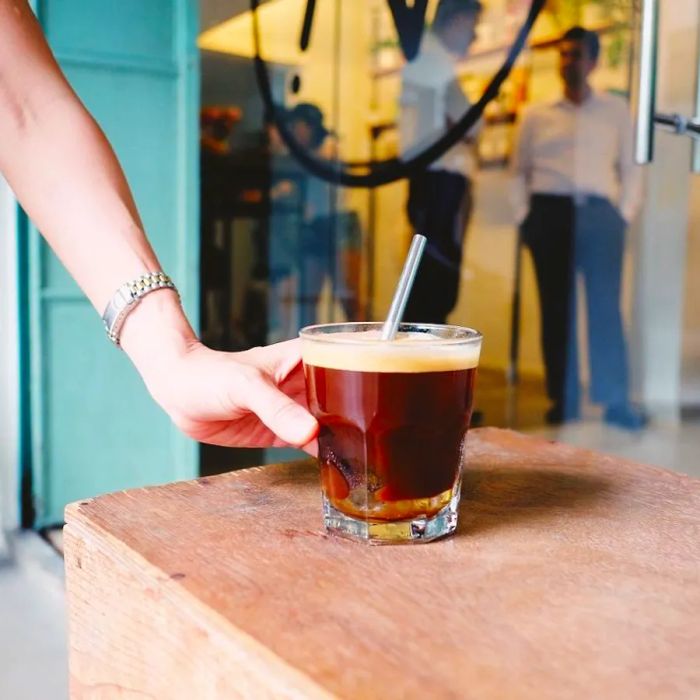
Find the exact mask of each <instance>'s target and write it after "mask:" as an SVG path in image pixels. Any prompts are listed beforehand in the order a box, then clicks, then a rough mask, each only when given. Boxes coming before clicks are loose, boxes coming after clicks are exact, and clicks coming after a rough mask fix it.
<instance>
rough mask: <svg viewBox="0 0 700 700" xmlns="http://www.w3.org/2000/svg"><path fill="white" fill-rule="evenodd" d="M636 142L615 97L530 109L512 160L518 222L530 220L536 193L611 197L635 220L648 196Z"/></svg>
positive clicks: (600, 95)
mask: <svg viewBox="0 0 700 700" xmlns="http://www.w3.org/2000/svg"><path fill="white" fill-rule="evenodd" d="M632 144H633V126H632V120H631V117H630V114H629V110H628V108H627V103H626V102H625V100H623V99H622V98H620V97H617V96H615V95H610V94H607V93H596V92H593V93H591V95H590V96H589V97H588V98H587V99H586V100H585V101H584V102H583V103H582V104H580V105H576V104H574V103H573V102H571V101H570V100H568V99H566V98H562V99H559V100H557V101H556V102H554V103H550V104H540V105H534V106H532V107H530V108H529V109H527V110H526V111H525V112H524V114H523V117H522V120H521V123H520V129H519V133H518V136H517V138H516V143H515V147H514V150H513V157H512V160H511V172H512V175H513V180H512V188H511V198H512V204H513V211H514V215H515V219H516V222H517V223H518V224H520V223H522V221H523V220H524V219H525V217H526V215H527V212H528V210H529V198H530V195H531V194H558V195H569V196H572V197H574V198H575V197H577V196H580V195H584V196H585V195H596V196H599V197H605V198H606V199H609V200H610V201H611V202H612V203H613V204H616V205H617V207H618V209H619V211H620V214H621V215H622V217H623V218H624V219H625V221H627V222H630V221H631V220H632V219H633V218H634V215H635V214H636V212H637V210H638V209H639V205H640V203H641V196H642V192H641V174H640V170H639V168H638V167H637V166H636V165H635V164H634V160H633V156H632V153H633V151H632V148H633V146H632Z"/></svg>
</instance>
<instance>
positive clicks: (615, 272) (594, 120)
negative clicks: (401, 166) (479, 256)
mask: <svg viewBox="0 0 700 700" xmlns="http://www.w3.org/2000/svg"><path fill="white" fill-rule="evenodd" d="M559 51H560V74H561V78H562V80H563V83H564V95H563V97H562V98H561V99H559V100H557V101H555V102H553V103H549V104H540V105H535V106H533V107H531V108H530V109H528V110H527V111H526V112H525V113H524V115H523V117H522V120H521V124H520V129H519V135H518V138H517V139H516V144H515V148H514V153H513V158H512V162H511V168H512V174H513V188H512V198H513V205H514V212H515V216H516V220H517V223H518V224H519V225H520V231H521V236H522V240H523V242H524V243H525V245H526V246H527V247H528V248H529V249H530V252H531V253H532V258H533V262H534V266H535V272H536V276H537V283H538V288H539V299H540V310H541V318H542V349H543V356H544V361H545V368H546V379H547V391H548V394H549V397H550V399H551V400H552V402H553V403H552V406H551V408H550V410H549V411H548V413H547V416H546V418H547V420H548V422H550V423H560V422H563V421H565V420H569V419H576V418H578V416H579V411H580V386H579V373H578V356H577V355H578V353H577V342H576V277H577V274H580V275H581V276H582V278H583V280H584V283H585V289H586V305H587V322H588V323H587V326H588V346H589V357H590V370H591V371H590V375H591V387H590V393H591V400H592V401H593V402H595V403H600V404H602V405H603V406H604V407H605V414H604V417H605V420H606V422H608V423H611V424H614V425H617V426H620V427H624V428H628V429H633V430H634V429H639V428H641V427H643V426H644V425H645V423H646V417H645V416H644V414H643V413H642V411H640V410H639V409H638V408H636V407H634V406H632V405H631V404H630V403H629V379H628V374H629V373H628V364H627V350H626V346H625V338H624V330H623V324H622V315H621V313H620V287H621V277H622V260H623V251H624V237H625V229H626V227H627V225H628V224H629V223H630V221H631V220H632V219H633V217H634V215H635V213H636V212H637V209H638V207H639V204H640V200H641V183H640V175H639V171H638V169H637V168H636V166H635V165H634V162H633V158H632V122H631V119H630V115H629V110H628V108H627V104H626V102H625V101H624V100H623V99H622V98H619V97H616V96H613V95H610V94H603V93H598V92H595V91H594V90H593V89H592V88H591V86H590V84H589V82H588V79H589V76H590V74H591V72H592V71H593V70H594V68H595V67H596V64H597V60H598V55H599V53H600V41H599V38H598V36H597V34H596V33H595V32H592V31H589V30H586V29H583V28H582V27H574V28H572V29H570V30H569V31H567V32H566V33H565V34H564V36H563V37H562V39H561V41H560V43H559Z"/></svg>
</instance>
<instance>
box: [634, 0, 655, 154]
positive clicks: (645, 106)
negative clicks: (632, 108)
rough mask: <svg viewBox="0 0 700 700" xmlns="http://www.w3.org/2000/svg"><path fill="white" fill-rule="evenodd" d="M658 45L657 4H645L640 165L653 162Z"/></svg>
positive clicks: (637, 145)
mask: <svg viewBox="0 0 700 700" xmlns="http://www.w3.org/2000/svg"><path fill="white" fill-rule="evenodd" d="M658 41H659V4H658V0H642V12H641V27H640V33H639V72H638V76H637V77H638V81H637V110H636V111H637V115H636V116H637V123H636V127H635V138H634V157H635V160H636V161H637V163H639V164H640V165H642V164H644V163H650V162H651V161H652V160H653V159H654V116H655V112H656V63H657V61H656V59H657V46H658Z"/></svg>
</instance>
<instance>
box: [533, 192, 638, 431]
mask: <svg viewBox="0 0 700 700" xmlns="http://www.w3.org/2000/svg"><path fill="white" fill-rule="evenodd" d="M624 233H625V223H624V220H623V219H622V217H621V216H620V214H619V213H618V211H617V209H616V208H615V206H614V205H613V204H612V203H611V202H609V201H608V200H607V199H603V198H600V197H589V198H586V199H585V200H583V202H582V203H579V204H576V203H575V202H574V200H573V199H572V198H571V197H561V196H555V195H534V196H533V197H532V199H531V204H530V212H529V214H528V216H527V218H526V219H525V221H524V222H523V225H522V228H521V235H522V237H523V242H524V243H525V245H527V246H528V248H529V249H530V252H531V253H532V259H533V262H534V265H535V274H536V276H537V286H538V290H539V300H540V313H541V319H542V351H543V356H544V363H545V369H546V375H547V393H548V395H549V397H550V399H552V401H554V402H555V403H557V404H559V405H561V407H562V408H563V409H564V413H565V415H567V416H569V417H573V416H575V415H576V414H577V413H578V410H579V403H580V382H579V366H578V365H579V363H578V347H577V337H576V278H577V275H580V276H581V277H582V278H583V282H584V286H585V290H586V312H587V314H586V316H587V326H588V353H589V359H590V375H591V387H590V389H591V400H592V401H594V402H596V403H602V404H605V405H608V406H610V405H615V404H622V403H626V401H627V399H628V393H629V379H628V367H627V350H626V347H625V339H624V331H623V325H622V314H621V313H620V290H621V280H622V261H623V252H624Z"/></svg>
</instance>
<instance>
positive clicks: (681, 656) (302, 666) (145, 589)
mask: <svg viewBox="0 0 700 700" xmlns="http://www.w3.org/2000/svg"><path fill="white" fill-rule="evenodd" d="M468 444H469V449H468V455H467V471H466V478H465V485H464V495H463V506H462V510H461V526H460V528H459V530H458V532H457V534H456V535H455V536H454V537H452V538H451V539H447V540H444V541H441V542H435V543H432V544H426V545H414V546H394V547H370V546H366V545H362V544H357V543H354V542H349V541H344V540H340V539H335V538H333V537H328V536H326V535H325V534H324V533H323V532H322V531H321V517H320V498H319V486H318V475H317V470H316V467H315V465H314V464H312V463H307V462H303V463H296V464H291V465H290V464H281V465H275V466H269V467H263V468H255V469H248V470H245V471H240V472H235V473H231V474H227V475H223V476H220V477H213V478H207V479H199V480H198V481H192V482H187V483H177V484H171V485H169V486H163V487H157V488H150V489H139V490H134V491H126V492H122V493H115V494H110V495H107V496H102V497H100V498H96V499H94V500H91V501H86V502H81V503H76V504H73V505H71V506H69V508H68V509H67V512H66V520H67V524H66V528H65V546H66V571H67V586H68V599H69V610H70V676H71V697H73V698H128V699H129V700H131V699H132V698H133V699H134V700H135V699H136V698H138V699H143V698H163V699H164V700H177V699H180V698H182V699H183V700H184V699H187V700H206V699H208V698H223V699H226V700H228V699H229V698H237V697H245V698H254V699H255V700H259V699H260V698H300V699H301V698H304V699H306V698H353V699H355V698H360V699H364V698H382V699H391V698H431V699H432V698H436V699H444V698H538V699H542V698H557V699H560V698H586V699H588V698H614V699H617V698H620V699H627V698H633V699H635V700H638V699H639V698H654V700H657V699H660V698H699V697H700V481H696V480H693V479H690V478H688V477H685V476H681V475H678V474H674V473H671V472H667V471H664V470H661V469H654V468H652V467H648V466H643V465H639V464H633V463H630V462H625V461H622V460H619V459H616V458H613V457H608V456H604V455H601V454H597V453H594V452H588V451H584V450H580V449H576V448H573V447H568V446H565V445H561V444H556V443H549V442H546V441H542V440H537V439H533V438H528V437H523V436H521V435H518V434H516V433H512V432H507V431H500V430H495V429H483V430H476V431H474V432H473V433H471V434H470V436H469V439H468Z"/></svg>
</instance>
